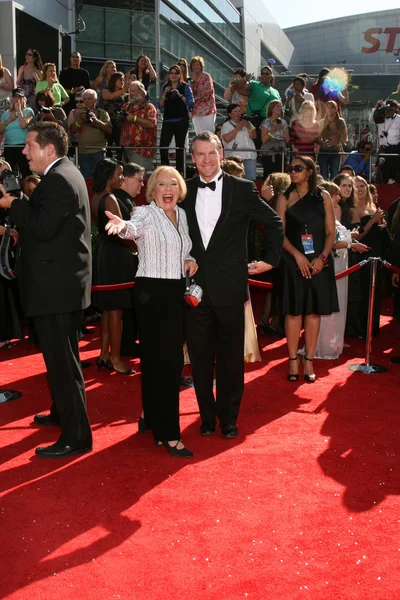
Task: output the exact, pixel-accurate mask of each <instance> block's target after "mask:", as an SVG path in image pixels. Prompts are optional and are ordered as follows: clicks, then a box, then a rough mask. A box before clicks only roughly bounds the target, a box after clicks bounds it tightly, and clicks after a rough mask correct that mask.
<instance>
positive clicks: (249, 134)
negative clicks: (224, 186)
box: [221, 103, 257, 181]
mask: <svg viewBox="0 0 400 600" xmlns="http://www.w3.org/2000/svg"><path fill="white" fill-rule="evenodd" d="M226 110H227V113H228V118H227V119H226V120H225V123H224V124H223V125H222V130H221V138H222V143H223V145H224V157H225V158H229V157H230V156H232V155H233V154H236V155H239V156H241V157H242V158H243V166H244V177H245V178H246V179H251V180H252V181H255V179H256V177H257V173H256V169H257V152H255V149H256V147H255V145H254V141H253V140H255V138H256V130H255V127H254V126H253V125H252V124H251V122H250V121H249V120H248V119H247V118H245V115H242V109H241V107H240V105H239V104H235V103H232V104H229V106H228V108H227V109H226ZM237 148H239V150H237ZM251 150H254V152H251Z"/></svg>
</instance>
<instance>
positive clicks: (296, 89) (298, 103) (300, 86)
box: [285, 76, 314, 125]
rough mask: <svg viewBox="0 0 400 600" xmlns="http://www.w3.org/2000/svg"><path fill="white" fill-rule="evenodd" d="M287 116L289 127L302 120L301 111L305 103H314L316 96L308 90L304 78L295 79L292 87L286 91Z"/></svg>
mask: <svg viewBox="0 0 400 600" xmlns="http://www.w3.org/2000/svg"><path fill="white" fill-rule="evenodd" d="M285 95H286V103H285V116H286V113H288V117H289V125H291V124H292V123H293V121H295V120H296V119H299V118H300V109H301V107H302V105H303V102H305V101H306V100H308V101H309V102H314V96H313V94H311V93H310V92H308V91H307V90H306V81H305V79H304V78H303V77H300V76H297V77H295V78H294V79H293V82H292V85H291V86H290V87H289V88H288V89H287V90H286V92H285Z"/></svg>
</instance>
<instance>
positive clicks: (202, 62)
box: [190, 56, 204, 71]
mask: <svg viewBox="0 0 400 600" xmlns="http://www.w3.org/2000/svg"><path fill="white" fill-rule="evenodd" d="M194 62H198V63H200V64H201V70H202V71H204V58H203V57H202V56H193V58H192V59H191V60H190V70H191V71H192V70H193V69H192V66H193V63H194Z"/></svg>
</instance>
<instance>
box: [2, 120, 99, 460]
mask: <svg viewBox="0 0 400 600" xmlns="http://www.w3.org/2000/svg"><path fill="white" fill-rule="evenodd" d="M67 151H68V138H67V134H66V132H65V130H64V128H63V127H61V126H60V125H58V124H57V123H46V122H45V123H37V124H36V125H33V126H31V127H29V132H28V135H27V138H26V145H25V148H24V150H23V153H24V154H25V156H26V157H27V158H28V160H29V167H30V169H31V170H32V171H34V172H35V173H40V174H41V175H43V178H42V181H41V182H40V183H39V185H38V186H37V187H36V189H35V191H34V192H33V194H32V196H31V197H30V201H29V202H28V201H27V199H26V198H25V197H20V198H14V197H12V196H9V195H7V194H6V193H5V190H4V188H3V187H2V186H0V191H1V192H2V194H3V197H2V198H0V206H3V207H4V208H10V220H11V221H12V222H13V223H15V225H16V227H17V230H18V232H19V250H18V258H17V277H18V283H19V287H20V295H21V303H22V307H23V309H24V312H25V315H26V316H27V317H32V319H33V322H34V326H35V329H36V332H37V336H38V340H39V344H40V348H41V351H42V354H43V358H44V361H45V363H46V367H47V374H48V378H49V384H50V390H51V393H52V397H53V403H52V406H51V409H50V414H49V415H36V417H35V419H34V420H35V423H37V424H38V425H59V426H60V427H61V430H62V434H61V436H60V438H59V439H58V441H57V442H56V443H55V444H53V445H51V446H47V447H41V448H37V449H36V454H37V455H38V456H40V457H43V458H55V457H66V456H70V455H72V454H78V453H83V452H89V451H90V450H91V449H92V432H91V429H90V425H89V420H88V417H87V413H86V395H85V383H84V380H83V375H82V369H81V365H80V362H79V353H78V336H79V332H80V329H81V327H82V316H83V312H82V311H83V309H84V308H86V307H87V306H88V305H89V304H90V290H91V262H92V261H91V240H90V208H89V199H88V193H87V188H86V184H85V180H84V178H83V177H82V175H81V173H80V172H79V171H78V169H77V168H76V167H75V166H74V165H73V164H72V163H71V162H70V161H69V160H68V158H67V157H66V155H67Z"/></svg>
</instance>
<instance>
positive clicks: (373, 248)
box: [345, 175, 390, 339]
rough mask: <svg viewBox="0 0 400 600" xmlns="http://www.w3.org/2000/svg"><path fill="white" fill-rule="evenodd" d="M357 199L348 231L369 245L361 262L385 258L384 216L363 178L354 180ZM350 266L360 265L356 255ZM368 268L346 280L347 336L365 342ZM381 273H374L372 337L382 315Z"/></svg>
mask: <svg viewBox="0 0 400 600" xmlns="http://www.w3.org/2000/svg"><path fill="white" fill-rule="evenodd" d="M354 187H355V190H356V193H357V200H356V203H355V206H354V208H353V210H352V212H351V228H352V229H358V240H359V241H362V243H363V244H365V245H366V246H368V248H369V252H367V253H365V254H363V256H362V258H363V259H368V258H369V257H370V256H377V257H381V258H385V256H386V254H387V252H388V250H389V246H390V236H389V232H388V230H387V225H386V221H385V218H384V217H385V213H384V211H383V210H381V209H380V208H377V207H376V205H375V204H374V201H373V198H372V196H371V192H370V190H369V187H368V183H367V182H366V181H365V179H364V178H363V177H360V176H359V175H357V177H355V178H354ZM351 262H352V264H355V263H357V262H360V257H357V255H355V256H353V257H352V261H351ZM370 271H371V265H370V264H368V265H367V266H366V267H364V268H363V269H361V270H360V271H357V272H356V273H353V274H352V275H351V276H350V280H349V296H348V303H347V318H346V332H345V333H346V335H348V336H349V337H358V338H360V339H365V338H366V335H367V324H368V303H369V288H370ZM380 288H381V270H380V269H378V271H377V278H376V294H375V304H374V314H373V335H374V336H375V335H378V333H379V320H380V312H381V293H380Z"/></svg>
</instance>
